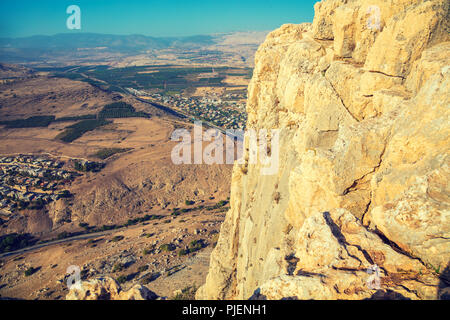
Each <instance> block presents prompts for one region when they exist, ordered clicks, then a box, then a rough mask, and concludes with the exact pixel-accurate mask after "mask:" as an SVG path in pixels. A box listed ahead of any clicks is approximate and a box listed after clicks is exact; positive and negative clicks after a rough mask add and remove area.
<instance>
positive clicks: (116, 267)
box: [112, 262, 125, 272]
mask: <svg viewBox="0 0 450 320" xmlns="http://www.w3.org/2000/svg"><path fill="white" fill-rule="evenodd" d="M124 269H125V266H124V265H123V264H122V263H120V262H119V263H116V264H115V265H114V266H113V269H112V272H120V271H122V270H124Z"/></svg>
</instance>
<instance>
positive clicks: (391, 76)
mask: <svg viewBox="0 0 450 320" xmlns="http://www.w3.org/2000/svg"><path fill="white" fill-rule="evenodd" d="M367 71H368V72H372V73H379V74H382V75H383V76H386V77H390V78H398V79H402V81H403V80H405V77H403V76H394V75H392V74H387V73H384V72H382V71H377V70H367Z"/></svg>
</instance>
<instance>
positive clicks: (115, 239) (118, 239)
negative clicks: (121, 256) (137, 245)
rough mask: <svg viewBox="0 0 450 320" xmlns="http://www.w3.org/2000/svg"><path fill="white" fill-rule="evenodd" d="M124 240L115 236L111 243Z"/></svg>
mask: <svg viewBox="0 0 450 320" xmlns="http://www.w3.org/2000/svg"><path fill="white" fill-rule="evenodd" d="M123 239H124V236H120V235H119V236H115V237H113V238H112V239H111V241H112V242H119V241H121V240H123Z"/></svg>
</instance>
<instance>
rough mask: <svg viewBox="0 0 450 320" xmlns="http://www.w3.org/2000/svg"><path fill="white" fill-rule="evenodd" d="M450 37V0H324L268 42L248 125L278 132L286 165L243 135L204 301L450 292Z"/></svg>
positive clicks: (259, 58)
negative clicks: (254, 157) (374, 283)
mask: <svg viewBox="0 0 450 320" xmlns="http://www.w3.org/2000/svg"><path fill="white" fill-rule="evenodd" d="M449 30H450V29H449V3H448V1H446V0H431V1H422V0H420V1H419V0H401V1H395V4H394V2H393V1H387V0H370V1H365V0H361V1H351V0H347V1H345V0H324V1H322V2H319V3H317V4H316V5H315V17H314V22H313V23H312V25H311V24H300V25H284V26H282V27H281V28H280V29H278V30H276V31H273V32H272V33H270V34H269V35H268V36H267V39H266V41H265V42H264V44H263V45H261V47H260V48H259V50H258V52H257V54H256V58H255V70H254V74H253V79H252V81H251V83H250V86H249V89H248V90H249V98H248V102H247V111H248V114H249V119H248V128H253V129H256V130H259V129H280V130H281V131H280V143H279V145H280V156H279V163H280V164H279V170H278V172H277V173H276V174H274V175H261V171H260V169H261V165H259V164H250V163H248V162H247V160H248V141H246V143H245V146H246V153H245V156H244V159H246V162H245V163H244V164H235V166H234V169H233V178H232V189H231V209H230V211H229V212H228V213H227V216H226V220H225V222H224V223H223V225H222V229H221V233H220V239H219V242H218V244H217V247H216V248H215V250H214V251H213V254H212V257H211V266H210V270H209V274H208V278H207V281H206V284H205V285H204V286H203V287H201V288H200V289H199V291H198V293H197V298H200V299H248V298H250V297H251V296H253V297H266V298H269V299H280V298H287V297H295V298H298V299H363V298H371V297H372V298H377V297H387V298H411V299H436V298H438V297H441V298H442V297H444V296H445V295H448V288H447V289H445V288H446V287H448V285H449V278H448V268H449V266H448V263H449V261H450V259H449V258H450V211H449V204H450V198H449V195H450V187H449V181H450V168H449V160H450V157H449V147H450V143H449V136H450V134H449V133H450V127H449V123H450V121H449V103H450V99H449V97H450V93H449V88H450V42H449V41H450V36H449ZM375 264H376V265H377V266H378V267H379V268H380V278H381V279H380V281H381V283H380V289H377V288H374V289H371V288H373V287H370V286H368V285H367V281H368V279H369V277H370V276H371V275H370V274H369V273H367V269H368V268H369V267H370V266H373V265H375ZM446 290H447V291H446Z"/></svg>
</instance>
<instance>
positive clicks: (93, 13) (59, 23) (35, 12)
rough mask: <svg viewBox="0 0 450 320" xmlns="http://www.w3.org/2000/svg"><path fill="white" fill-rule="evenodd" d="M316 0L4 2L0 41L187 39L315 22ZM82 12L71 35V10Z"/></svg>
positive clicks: (0, 12)
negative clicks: (95, 36)
mask: <svg viewBox="0 0 450 320" xmlns="http://www.w3.org/2000/svg"><path fill="white" fill-rule="evenodd" d="M315 2H316V1H315V0H259V1H258V0H228V1H222V0H208V1H206V0H185V1H181V0H147V1H145V0H126V1H122V0H109V1H108V0H80V1H75V0H72V1H70V0H69V1H66V0H0V37H26V36H31V35H53V34H57V33H67V32H93V33H107V34H143V35H149V36H187V35H197V34H211V33H218V32H230V31H264V30H273V29H275V28H277V27H279V26H280V25H282V24H283V23H301V22H311V21H312V19H313V16H314V8H313V5H314V3H315ZM69 5H78V6H79V7H80V9H81V30H80V31H77V30H68V29H67V28H66V20H67V18H68V17H69V15H68V14H67V13H66V8H67V7H68V6H69Z"/></svg>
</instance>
